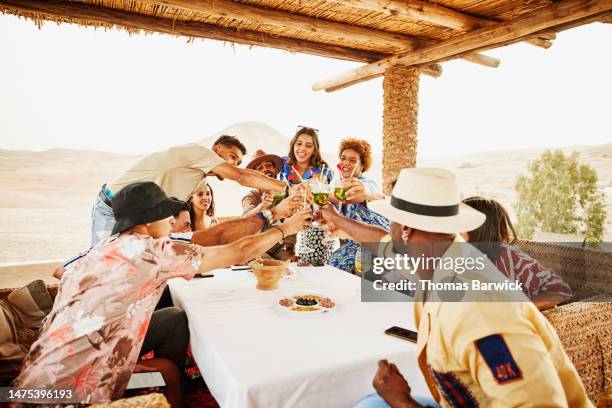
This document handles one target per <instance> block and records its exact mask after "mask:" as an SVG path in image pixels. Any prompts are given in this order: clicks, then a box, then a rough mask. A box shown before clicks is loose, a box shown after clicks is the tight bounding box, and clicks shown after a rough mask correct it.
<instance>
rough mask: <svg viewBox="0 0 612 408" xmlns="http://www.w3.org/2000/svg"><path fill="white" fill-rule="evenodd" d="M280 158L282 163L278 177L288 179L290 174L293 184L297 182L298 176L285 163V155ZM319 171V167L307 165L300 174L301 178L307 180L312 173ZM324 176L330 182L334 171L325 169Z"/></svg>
mask: <svg viewBox="0 0 612 408" xmlns="http://www.w3.org/2000/svg"><path fill="white" fill-rule="evenodd" d="M281 159H283V165H282V166H281V169H280V172H279V173H278V178H279V179H281V180H290V178H289V176H291V175H292V178H293V179H294V180H293V181H295V183H293V184H298V183H299V177H298V176H297V175H296V174H295V172H292V170H291V166H289V165H288V164H287V156H285V157H281ZM319 173H321V167H309V168H308V169H307V170H306V172H305V173H304V175H303V176H302V178H303V179H304V180H309V179H311V178H312V176H313V175H315V174H319ZM325 176H326V177H327V181H328V182H331V180H332V178H333V177H334V173H333V172H332V171H331V170H330V171H326V172H325Z"/></svg>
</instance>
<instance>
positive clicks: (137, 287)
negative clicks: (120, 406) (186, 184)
mask: <svg viewBox="0 0 612 408" xmlns="http://www.w3.org/2000/svg"><path fill="white" fill-rule="evenodd" d="M181 206H182V203H181V202H180V201H178V200H174V199H170V198H168V197H167V196H166V194H165V193H164V192H163V191H162V190H161V188H159V187H158V186H157V185H156V184H155V183H152V182H142V183H134V184H130V185H128V186H126V187H124V188H123V189H121V190H120V191H118V192H117V194H116V195H115V196H114V197H113V200H112V207H113V211H114V213H115V216H116V219H117V223H116V225H115V227H114V230H113V233H118V234H119V237H118V238H117V239H115V240H113V241H110V242H104V243H100V244H99V245H96V246H94V247H93V248H92V249H91V250H90V251H89V253H87V255H85V256H84V257H83V258H81V259H80V260H79V261H78V262H77V263H76V264H75V266H74V267H73V268H71V269H69V270H68V271H66V272H65V273H64V275H63V277H62V282H61V285H60V290H59V292H58V295H57V298H56V300H55V304H54V307H53V310H52V311H51V313H50V314H49V316H48V318H47V321H46V323H45V324H44V327H43V329H42V334H41V336H40V338H39V339H38V340H37V341H36V343H34V345H33V346H32V348H31V352H30V353H29V354H28V356H27V357H26V359H25V362H24V364H23V366H22V370H21V373H20V374H19V376H18V377H17V379H16V380H15V382H14V384H15V386H19V387H21V388H41V387H48V386H53V385H55V384H62V386H63V387H67V388H71V389H72V390H73V393H74V397H75V399H74V401H75V402H80V403H86V404H91V403H100V402H106V401H110V400H114V399H117V398H120V397H121V396H122V394H123V392H124V391H125V388H126V386H127V383H128V380H129V378H130V375H131V373H132V371H133V369H134V365H135V364H136V361H137V360H138V357H139V355H141V354H143V353H146V352H149V351H151V350H154V351H155V356H156V358H158V357H159V358H163V359H165V360H164V361H165V363H171V366H173V367H174V369H173V370H171V371H174V373H180V372H182V368H183V364H184V361H185V354H186V349H187V343H188V341H189V331H188V329H187V321H186V317H185V314H184V312H182V311H180V309H176V308H165V309H160V310H157V311H155V312H153V309H154V308H155V305H156V304H157V301H158V299H159V296H160V295H161V293H162V291H163V289H164V287H165V286H166V280H168V279H171V278H175V277H183V278H187V279H189V278H192V277H193V276H194V275H196V274H197V273H198V272H206V271H209V270H212V269H216V268H222V267H227V266H229V265H232V264H240V263H245V262H247V261H248V260H250V259H252V258H254V257H256V256H257V255H260V254H262V253H264V252H265V251H266V250H268V249H269V248H270V247H272V246H273V245H274V244H276V242H278V241H279V240H280V239H282V238H283V237H284V236H286V235H289V234H294V233H296V232H297V231H299V230H301V229H302V227H303V226H304V225H305V224H306V223H307V222H306V219H307V218H308V217H311V216H312V214H310V212H309V211H307V210H301V211H298V212H296V213H295V214H294V215H293V216H291V217H289V218H288V219H287V220H286V221H285V222H284V223H283V224H281V225H278V226H274V227H271V228H270V229H269V230H268V231H266V232H264V233H261V234H257V235H251V236H247V237H245V238H242V239H240V240H237V241H235V242H233V243H231V244H229V245H222V246H215V247H206V248H205V247H200V246H198V245H194V244H187V243H182V242H176V241H171V240H170V239H169V237H168V236H169V234H170V230H171V227H172V223H173V222H174V219H173V217H172V214H175V213H176V212H177V211H178V210H179V209H180V208H181ZM177 368H178V371H177V370H176V369H177ZM166 382H167V383H168V385H169V387H168V388H167V391H168V393H170V389H169V388H170V383H169V382H168V381H166ZM174 385H175V386H178V387H174V390H176V392H174V393H173V395H168V397H169V399H170V400H172V402H173V403H174V405H177V406H180V405H181V404H182V402H181V395H180V381H178V384H177V383H175V384H174ZM177 388H178V390H177Z"/></svg>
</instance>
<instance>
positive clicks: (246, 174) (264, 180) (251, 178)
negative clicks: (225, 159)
mask: <svg viewBox="0 0 612 408" xmlns="http://www.w3.org/2000/svg"><path fill="white" fill-rule="evenodd" d="M213 173H214V174H216V175H218V176H220V177H222V178H227V179H230V180H234V181H235V182H237V183H238V184H240V185H241V186H245V187H253V188H257V189H259V190H264V191H285V183H283V182H282V181H280V180H276V179H273V178H271V177H268V176H266V175H264V174H261V173H259V172H257V171H255V170H251V169H241V168H239V167H236V166H233V165H231V164H229V163H222V164H220V165H218V166H217V167H215V168H214V169H213Z"/></svg>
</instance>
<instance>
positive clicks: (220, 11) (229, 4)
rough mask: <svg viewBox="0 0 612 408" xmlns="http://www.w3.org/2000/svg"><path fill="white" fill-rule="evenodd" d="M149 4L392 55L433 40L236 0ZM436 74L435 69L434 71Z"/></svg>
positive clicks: (492, 62)
mask: <svg viewBox="0 0 612 408" xmlns="http://www.w3.org/2000/svg"><path fill="white" fill-rule="evenodd" d="M144 1H145V2H147V3H151V4H157V5H164V6H168V7H174V8H178V9H183V10H189V11H193V12H197V13H202V14H206V15H209V16H212V17H217V18H231V19H235V20H240V21H244V22H249V23H254V24H267V25H271V26H273V27H277V28H282V29H287V30H297V31H310V32H312V33H318V34H325V35H330V36H334V37H337V38H351V39H355V40H359V41H362V42H366V43H370V44H372V45H374V46H375V47H376V48H377V49H380V50H381V51H383V52H388V53H390V54H392V53H397V52H405V51H411V50H414V49H416V48H419V47H422V46H423V45H426V44H431V43H432V42H431V41H430V40H422V39H419V38H414V37H410V36H407V35H404V34H399V33H391V32H388V31H382V30H375V29H371V28H366V27H359V26H354V25H350V24H344V23H337V22H335V21H329V20H323V19H318V18H313V17H307V16H303V15H300V14H295V13H289V12H286V11H280V10H275V9H270V8H264V7H257V6H252V5H248V4H241V3H237V2H234V1H232V0H144ZM463 59H465V60H466V61H470V62H473V63H475V64H480V65H484V66H486V67H497V66H498V65H499V60H496V59H495V58H493V57H489V56H486V55H473V56H472V55H470V56H466V57H465V58H463ZM434 71H436V70H435V69H433V70H431V72H434Z"/></svg>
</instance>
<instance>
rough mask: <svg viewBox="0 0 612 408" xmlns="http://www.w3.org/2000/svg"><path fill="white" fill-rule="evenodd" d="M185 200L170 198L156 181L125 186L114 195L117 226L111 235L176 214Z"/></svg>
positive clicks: (112, 201) (113, 203)
mask: <svg viewBox="0 0 612 408" xmlns="http://www.w3.org/2000/svg"><path fill="white" fill-rule="evenodd" d="M183 205H185V203H184V202H182V201H179V200H174V199H171V198H168V196H167V195H166V193H164V191H163V190H162V189H161V188H160V187H159V186H158V185H157V184H155V183H153V182H151V181H145V182H140V183H133V184H129V185H127V186H125V187H123V188H122V189H121V190H119V191H118V192H117V194H115V195H113V199H112V200H111V206H112V207H113V214H114V215H115V220H116V223H115V226H114V227H113V232H112V234H111V235H114V234H118V233H120V232H123V231H125V230H126V229H129V228H132V227H133V226H135V225H140V224H146V223H148V222H154V221H159V220H163V219H164V218H168V217H170V216H171V215H174V214H176V213H177V212H179V210H180V209H181V208H182V207H183Z"/></svg>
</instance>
